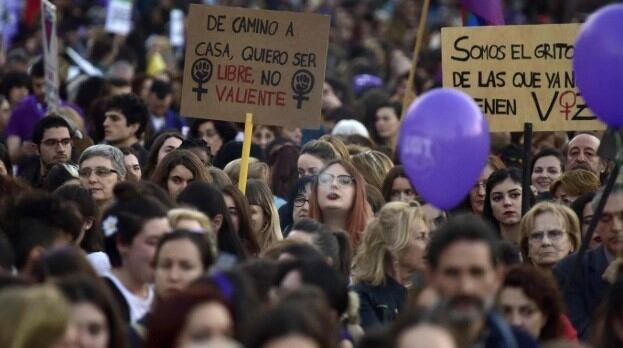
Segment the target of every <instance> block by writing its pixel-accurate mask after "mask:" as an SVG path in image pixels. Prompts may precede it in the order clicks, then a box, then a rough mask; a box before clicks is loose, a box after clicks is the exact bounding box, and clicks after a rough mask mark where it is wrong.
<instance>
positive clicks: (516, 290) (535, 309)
mask: <svg viewBox="0 0 623 348" xmlns="http://www.w3.org/2000/svg"><path fill="white" fill-rule="evenodd" d="M498 307H499V309H500V312H501V313H502V314H503V315H504V318H505V319H506V321H507V322H508V323H509V324H511V325H513V326H515V327H519V328H522V329H524V330H525V331H526V332H528V333H529V334H530V335H531V336H532V337H534V338H535V339H537V340H539V341H541V342H544V341H548V340H551V339H554V338H557V337H560V332H561V324H560V316H561V315H562V314H563V313H564V312H563V307H562V298H561V295H560V292H559V291H558V286H557V284H556V282H555V281H554V278H553V276H552V274H551V273H549V272H546V271H543V270H539V269H538V268H535V267H531V266H528V265H520V266H513V267H511V268H510V269H509V270H508V271H507V272H506V276H505V278H504V282H503V284H502V287H501V289H500V292H499V294H498Z"/></svg>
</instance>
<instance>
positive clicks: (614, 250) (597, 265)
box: [554, 174, 623, 339]
mask: <svg viewBox="0 0 623 348" xmlns="http://www.w3.org/2000/svg"><path fill="white" fill-rule="evenodd" d="M602 190H603V189H602ZM602 194H603V191H601V192H598V193H597V195H596V196H595V198H594V199H593V202H592V204H593V207H595V206H596V205H597V202H599V200H600V199H601V195H602ZM595 218H597V217H595ZM598 221H599V222H598V223H597V227H596V228H595V233H597V235H599V237H600V238H601V245H600V246H599V247H596V248H594V249H591V250H588V251H587V252H586V253H585V254H584V255H583V257H582V263H581V264H580V267H579V268H578V269H577V270H575V271H573V268H574V267H575V263H576V260H577V258H578V253H574V254H571V255H569V256H567V257H565V258H564V259H562V260H561V261H560V262H559V263H558V264H557V265H556V267H555V268H554V275H555V276H556V278H557V279H558V284H559V285H560V289H561V290H562V292H563V295H564V299H565V304H566V307H567V313H568V315H569V319H571V322H572V323H573V326H574V327H575V329H576V330H577V332H578V336H579V337H580V338H582V339H586V338H588V337H589V334H590V331H591V330H590V328H591V322H592V320H593V313H594V310H595V309H596V308H597V307H598V306H599V304H600V303H601V301H602V299H603V298H604V296H605V295H606V292H607V289H608V288H609V287H610V284H611V283H613V282H614V280H615V279H616V274H617V270H618V268H619V266H620V264H621V263H620V262H619V261H616V262H613V261H615V260H616V259H617V256H618V255H619V254H620V253H621V250H623V242H622V241H621V239H620V238H621V236H623V177H621V174H619V178H618V179H617V182H616V183H615V185H614V187H613V189H612V193H611V194H610V196H609V197H608V200H607V201H606V205H605V206H604V210H603V213H602V215H601V217H599V220H598ZM571 272H574V274H573V277H572V278H571V279H569V277H570V276H571ZM609 274H614V275H615V276H614V277H609V276H608V275H609ZM568 279H569V281H568ZM567 281H568V284H567Z"/></svg>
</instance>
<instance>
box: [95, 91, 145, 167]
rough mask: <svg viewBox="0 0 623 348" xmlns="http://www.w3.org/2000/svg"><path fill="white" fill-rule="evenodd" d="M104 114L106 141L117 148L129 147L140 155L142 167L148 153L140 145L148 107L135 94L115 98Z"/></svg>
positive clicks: (111, 100)
mask: <svg viewBox="0 0 623 348" xmlns="http://www.w3.org/2000/svg"><path fill="white" fill-rule="evenodd" d="M106 109H107V111H106V113H105V114H104V115H105V119H104V124H103V126H104V140H105V141H106V143H108V144H109V145H112V146H114V147H117V148H122V147H129V148H131V149H133V150H134V151H136V152H137V153H138V159H139V162H140V163H141V165H144V164H145V161H146V160H147V155H148V153H147V151H146V150H145V149H144V148H143V146H141V144H140V143H139V139H140V138H141V136H142V135H143V131H145V127H146V126H147V121H148V118H149V116H148V112H147V107H146V106H145V104H143V102H142V101H141V99H140V98H139V97H137V96H136V95H134V94H130V93H128V94H121V95H116V96H113V97H112V98H111V99H110V102H109V103H108V105H107V108H106Z"/></svg>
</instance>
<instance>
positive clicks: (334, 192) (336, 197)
mask: <svg viewBox="0 0 623 348" xmlns="http://www.w3.org/2000/svg"><path fill="white" fill-rule="evenodd" d="M311 191H312V193H311V197H310V203H309V204H310V207H309V208H310V217H311V218H312V219H316V220H317V221H319V222H322V223H324V224H326V225H327V226H329V227H330V228H331V229H335V230H337V229H342V230H346V231H348V234H349V235H350V238H351V241H352V243H353V246H355V247H356V246H358V245H359V243H360V241H361V234H362V233H363V230H364V229H365V227H366V224H367V222H368V218H370V217H371V216H372V212H371V211H370V208H369V207H368V205H367V203H366V202H367V199H366V182H365V180H364V178H363V177H362V176H361V174H359V172H358V171H357V169H355V167H353V165H352V164H350V163H349V162H347V161H345V160H335V161H332V162H329V163H328V164H327V166H326V167H324V168H323V169H322V170H321V171H320V172H319V173H318V176H317V177H316V180H314V182H313V185H312V190H311Z"/></svg>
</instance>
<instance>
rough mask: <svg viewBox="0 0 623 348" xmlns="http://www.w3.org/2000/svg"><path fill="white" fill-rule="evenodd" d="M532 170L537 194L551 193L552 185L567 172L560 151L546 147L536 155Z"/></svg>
mask: <svg viewBox="0 0 623 348" xmlns="http://www.w3.org/2000/svg"><path fill="white" fill-rule="evenodd" d="M531 168H532V176H531V178H532V184H533V185H534V187H535V188H536V190H537V192H538V193H541V192H549V187H550V186H551V184H552V183H553V182H554V181H555V180H556V179H558V177H560V175H561V174H562V172H563V171H564V170H565V162H564V158H563V156H562V153H560V151H558V150H556V149H552V148H549V147H546V148H544V149H542V150H541V151H539V153H537V154H536V155H534V158H533V159H532V166H531Z"/></svg>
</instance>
